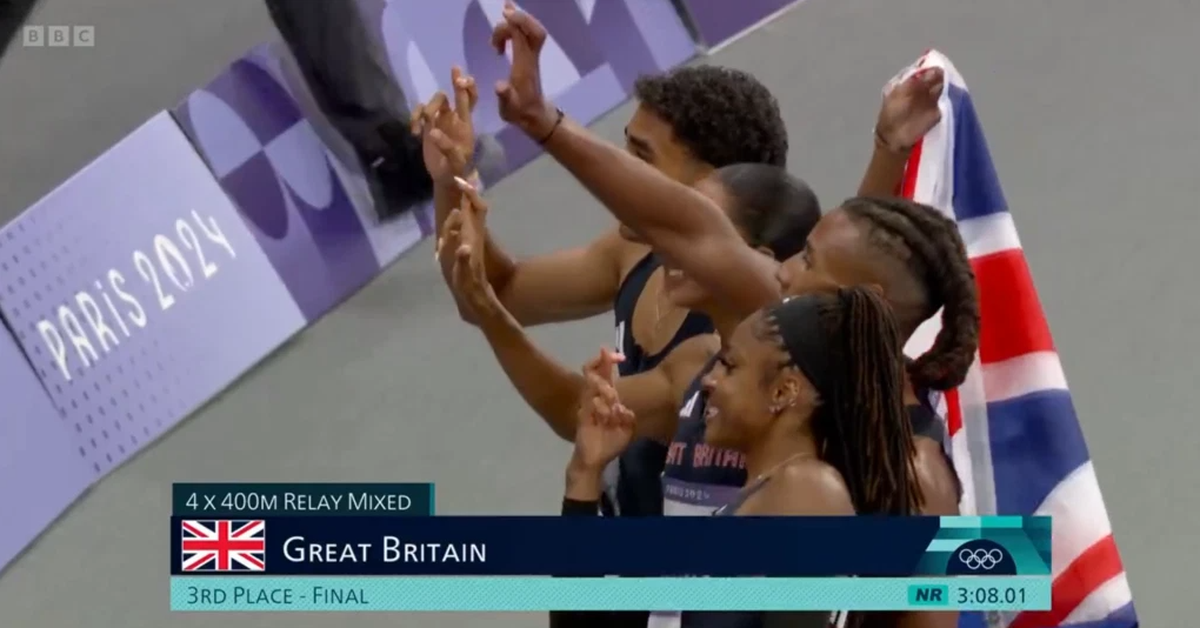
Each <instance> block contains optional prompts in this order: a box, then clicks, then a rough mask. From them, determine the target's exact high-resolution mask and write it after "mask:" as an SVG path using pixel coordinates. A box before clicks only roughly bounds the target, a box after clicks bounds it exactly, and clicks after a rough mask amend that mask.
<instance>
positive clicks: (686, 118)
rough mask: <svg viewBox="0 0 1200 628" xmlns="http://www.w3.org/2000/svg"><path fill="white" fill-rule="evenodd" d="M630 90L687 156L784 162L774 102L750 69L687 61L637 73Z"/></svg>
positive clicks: (717, 164)
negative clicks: (665, 69) (670, 131)
mask: <svg viewBox="0 0 1200 628" xmlns="http://www.w3.org/2000/svg"><path fill="white" fill-rule="evenodd" d="M633 89H634V96H635V97H636V98H637V99H638V100H639V101H640V102H641V103H642V105H644V106H645V107H647V108H649V109H650V110H651V111H653V112H654V114H655V115H657V116H658V117H660V118H662V119H663V120H665V121H666V122H667V124H670V125H671V128H672V129H673V130H674V132H675V137H676V138H677V139H678V140H679V141H680V142H681V143H682V144H683V145H684V146H686V147H687V148H688V150H690V151H691V153H692V155H693V156H695V157H696V158H697V159H700V160H702V161H704V162H705V163H707V164H709V165H711V166H712V167H714V168H722V167H725V166H730V165H733V164H738V163H756V164H768V165H772V166H779V167H784V166H787V152H788V134H787V126H786V125H785V124H784V123H783V116H782V114H780V112H779V101H777V100H775V96H773V95H772V94H771V91H770V90H768V89H767V88H766V86H765V85H763V84H762V83H760V82H759V81H758V79H756V78H754V76H753V75H751V74H750V73H748V72H743V71H741V70H735V69H733V68H725V67H720V66H715V65H696V66H687V67H682V68H677V69H675V70H672V71H670V72H667V73H665V74H657V75H654V76H643V77H641V78H639V79H638V80H637V82H636V83H634V86H633Z"/></svg>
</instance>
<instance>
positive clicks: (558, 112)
mask: <svg viewBox="0 0 1200 628" xmlns="http://www.w3.org/2000/svg"><path fill="white" fill-rule="evenodd" d="M554 111H555V116H554V126H552V127H550V132H549V133H546V137H543V138H542V139H540V140H538V144H540V145H543V146H544V145H545V144H546V142H549V141H550V138H552V137H554V132H555V131H557V130H558V127H559V126H561V125H562V121H563V118H565V117H566V116H567V114H565V113H563V110H562V109H559V108H557V107H555V109H554Z"/></svg>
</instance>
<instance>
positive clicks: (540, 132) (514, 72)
mask: <svg viewBox="0 0 1200 628" xmlns="http://www.w3.org/2000/svg"><path fill="white" fill-rule="evenodd" d="M545 43H546V27H545V26H542V23H541V22H539V21H537V19H536V18H534V17H533V16H532V15H530V14H528V13H526V12H524V11H522V10H520V9H518V8H517V7H516V5H514V4H513V3H512V2H506V3H504V21H502V22H500V24H499V25H497V26H496V29H495V30H494V31H492V47H494V48H495V49H496V52H497V53H499V54H504V50H505V48H506V47H508V46H511V47H512V69H511V70H510V72H509V75H508V80H504V81H499V82H497V83H496V96H497V98H499V100H500V118H501V119H502V120H504V121H505V122H508V123H509V124H513V125H516V126H517V127H519V128H520V129H521V130H523V131H525V133H526V135H528V136H529V137H530V138H532V139H533V140H535V141H537V142H539V143H545V141H546V140H547V139H549V137H550V134H551V133H552V132H553V131H554V128H555V127H556V126H557V124H558V122H559V117H558V110H557V109H555V108H554V106H553V105H551V104H550V103H549V102H548V101H547V100H546V96H545V95H544V94H543V93H542V68H541V60H540V59H539V58H538V57H539V55H540V54H541V52H542V46H543V45H544V44H545Z"/></svg>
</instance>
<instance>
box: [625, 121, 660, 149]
mask: <svg viewBox="0 0 1200 628" xmlns="http://www.w3.org/2000/svg"><path fill="white" fill-rule="evenodd" d="M625 141H626V142H629V143H630V144H631V145H633V147H634V148H636V149H638V150H640V151H642V152H646V153H653V152H654V149H652V148H650V142H647V141H646V140H644V139H642V138H640V137H638V136H636V135H632V134H630V133H629V127H625Z"/></svg>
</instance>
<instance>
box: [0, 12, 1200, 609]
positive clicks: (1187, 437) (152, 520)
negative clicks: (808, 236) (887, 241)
mask: <svg viewBox="0 0 1200 628" xmlns="http://www.w3.org/2000/svg"><path fill="white" fill-rule="evenodd" d="M647 1H651V0H647ZM714 1H715V0H714ZM44 5H45V6H43V7H42V9H41V11H40V12H39V13H38V14H37V15H35V17H34V18H33V22H35V23H42V24H52V23H60V24H62V23H66V24H72V23H74V24H95V25H96V26H97V29H96V30H97V45H96V47H95V48H93V49H90V50H88V49H85V50H73V49H21V48H20V47H19V44H18V45H16V46H14V48H13V49H12V50H11V52H10V55H9V58H7V59H5V60H4V63H3V66H2V67H0V114H2V119H3V122H2V125H3V126H2V128H3V131H2V132H0V172H2V173H3V174H2V175H0V180H3V188H2V189H3V190H4V194H5V198H4V203H3V207H4V208H3V212H4V215H3V217H4V218H6V219H7V218H8V217H11V216H12V215H15V214H16V213H17V212H18V211H19V210H20V209H21V208H23V207H24V206H26V205H27V204H28V203H29V202H31V201H33V200H35V199H36V198H37V197H38V196H40V195H42V194H43V193H45V192H46V191H48V190H49V189H50V188H51V187H52V186H53V185H54V184H55V183H56V182H58V181H61V180H62V179H64V178H65V177H66V176H68V175H70V174H71V173H72V172H73V171H75V170H76V169H77V168H79V167H80V166H82V165H83V164H84V163H85V162H86V161H87V160H89V159H91V158H92V157H93V156H95V155H96V154H98V153H99V152H100V151H101V150H103V149H104V148H105V147H106V146H108V145H110V144H111V143H113V142H114V141H116V140H117V139H118V138H119V137H120V136H121V135H123V134H124V133H126V132H128V131H129V130H131V129H132V128H133V127H134V126H136V124H137V123H139V122H140V121H141V120H143V119H144V118H146V117H148V116H149V115H150V114H151V113H152V112H153V111H154V110H155V109H158V108H162V107H166V106H168V105H170V104H171V103H172V102H174V101H175V100H176V99H178V98H180V97H181V96H183V95H184V94H185V93H186V91H187V89H188V88H189V87H190V86H193V85H196V84H199V83H200V82H202V81H203V80H204V79H206V78H208V77H210V76H211V75H213V74H214V73H215V72H217V71H218V69H219V68H220V67H221V66H223V65H224V63H225V62H227V61H228V60H230V59H232V58H233V57H234V56H236V54H238V53H239V52H240V51H242V50H244V49H245V48H247V47H249V46H250V45H251V44H253V43H256V42H257V41H259V40H262V39H264V38H266V37H268V36H270V35H271V34H273V33H272V31H271V27H270V23H269V21H268V20H267V18H266V16H265V12H264V11H263V9H262V6H261V5H260V4H259V3H257V2H252V1H250V0H203V1H202V2H201V1H193V2H183V1H182V0H176V1H174V2H166V1H161V2H150V1H148V0H86V1H85V0H46V2H45V3H44ZM1196 24H1200V4H1197V3H1194V2H1190V3H1188V2H1182V1H1180V0H1174V1H1172V0H1141V1H1140V2H1129V1H1127V0H1125V1H1121V2H1117V1H1115V0H1088V1H1087V2H1086V4H1085V2H1084V1H1083V0H1056V1H1054V2H1049V1H1047V0H1041V1H1034V0H1029V1H1026V2H1002V1H999V0H906V1H904V2H899V1H896V0H809V2H808V3H807V4H805V5H803V6H801V7H799V8H798V9H796V10H795V11H793V12H792V13H790V14H788V15H786V16H785V17H783V18H782V19H780V20H778V21H777V22H775V23H773V24H771V25H769V26H767V27H766V28H764V29H762V30H761V31H759V32H757V33H755V34H753V35H751V36H749V37H747V38H745V39H744V40H742V41H740V42H738V43H736V44H734V45H732V46H730V47H729V48H728V49H726V50H724V51H722V52H721V53H720V54H718V55H717V57H716V59H715V60H716V62H718V63H722V64H727V65H732V66H736V67H741V68H745V69H749V70H752V71H754V72H755V73H757V74H758V75H759V76H760V77H761V78H762V79H763V80H764V81H765V82H766V83H767V84H768V85H769V86H770V87H771V88H772V89H774V90H775V92H776V93H777V94H778V95H779V97H780V100H781V101H782V104H783V107H784V111H785V113H786V115H787V119H788V122H789V125H790V128H791V139H792V147H793V149H792V154H791V157H792V169H793V170H794V171H795V172H797V173H801V174H802V175H803V176H805V177H806V178H808V179H809V180H810V181H811V182H812V183H813V185H814V186H815V188H816V189H817V190H818V191H819V192H820V193H821V195H822V199H823V200H824V201H825V202H826V203H827V204H832V203H834V202H836V201H837V200H839V198H840V197H841V196H843V195H845V194H847V193H848V192H850V191H851V190H852V189H853V188H854V185H855V183H856V178H857V176H858V175H859V173H860V171H861V168H862V166H863V162H864V159H865V158H866V155H867V151H868V149H869V146H870V143H869V142H870V125H871V121H872V119H873V118H872V117H873V115H874V112H875V107H876V102H877V98H878V90H879V87H880V85H882V83H883V81H884V80H885V79H887V78H889V77H890V76H891V74H892V72H894V71H895V70H897V69H898V68H899V67H900V66H901V65H903V64H904V63H906V62H908V61H909V60H910V59H912V58H913V57H914V56H915V55H917V54H919V53H920V52H921V50H922V49H923V48H924V47H925V46H926V45H934V46H937V47H938V48H940V49H942V50H943V51H945V52H946V53H948V54H949V55H950V56H951V58H952V59H954V60H955V62H956V63H957V65H958V67H959V69H960V70H961V71H962V72H963V73H964V75H965V76H966V77H967V80H968V82H969V84H970V85H971V87H972V91H973V93H974V95H975V100H976V103H977V106H978V108H979V110H980V115H981V116H982V119H983V121H984V125H985V128H986V129H987V130H988V131H989V139H990V141H991V144H992V150H993V155H994V158H995V160H996V163H997V167H998V169H999V172H1000V175H1001V180H1002V181H1003V182H1004V189H1005V191H1006V192H1007V194H1008V198H1009V201H1010V205H1011V207H1012V211H1013V213H1014V214H1015V215H1016V220H1017V224H1018V226H1019V229H1020V231H1021V235H1022V237H1023V241H1024V246H1025V250H1026V253H1027V255H1028V258H1029V261H1030V264H1031V266H1032V268H1033V270H1034V274H1035V276H1036V279H1037V283H1038V286H1039V288H1040V290H1041V294H1042V299H1043V305H1044V307H1045V309H1046V311H1047V314H1048V316H1049V318H1050V322H1051V326H1052V328H1053V331H1054V334H1055V338H1056V340H1057V342H1058V348H1059V351H1060V352H1061V354H1062V360H1063V362H1064V364H1065V368H1066V372H1067V373H1068V376H1069V377H1070V382H1071V386H1072V391H1073V393H1074V396H1075V402H1076V405H1077V408H1078V411H1079V415H1080V417H1081V419H1082V421H1083V423H1084V428H1085V431H1086V433H1087V437H1088V441H1089V443H1090V445H1091V449H1092V454H1093V457H1094V459H1095V461H1096V466H1097V468H1098V470H1099V477H1100V481H1101V483H1102V486H1103V488H1104V492H1105V495H1106V497H1107V498H1108V506H1109V509H1110V516H1111V518H1112V520H1113V525H1114V527H1115V528H1116V530H1117V535H1118V541H1119V543H1120V546H1121V548H1122V550H1123V554H1124V559H1125V561H1126V565H1127V567H1128V569H1129V571H1130V573H1131V577H1130V579H1131V581H1132V583H1133V587H1134V591H1135V594H1136V596H1137V599H1138V601H1139V610H1140V611H1141V615H1142V617H1143V618H1144V619H1146V620H1147V625H1149V626H1185V625H1192V623H1193V622H1192V621H1190V620H1191V613H1188V612H1186V610H1187V609H1188V608H1189V607H1192V606H1194V603H1193V602H1192V601H1191V600H1190V599H1189V598H1188V597H1187V595H1188V594H1189V593H1190V588H1191V584H1192V583H1193V582H1194V578H1193V577H1188V576H1194V575H1195V573H1196V572H1195V568H1194V560H1195V558H1196V555H1197V541H1196V537H1195V535H1194V534H1189V533H1188V529H1189V528H1191V527H1193V526H1194V524H1189V523H1187V521H1189V520H1192V521H1194V518H1195V517H1196V516H1197V513H1198V508H1200V500H1197V498H1196V493H1195V489H1194V477H1195V468H1196V467H1195V459H1196V458H1195V451H1196V449H1194V448H1195V447H1197V445H1200V429H1198V428H1197V425H1196V419H1195V418H1194V417H1195V415H1194V414H1193V409H1194V408H1196V407H1197V406H1200V387H1197V386H1196V384H1195V380H1196V376H1197V373H1198V371H1200V369H1197V367H1196V366H1195V364H1196V362H1195V360H1196V356H1197V355H1200V336H1197V335H1196V334H1195V333H1194V331H1193V332H1191V333H1189V332H1188V331H1187V330H1188V329H1192V328H1193V326H1194V325H1195V323H1196V322H1197V321H1198V320H1200V318H1198V314H1200V307H1198V304H1197V298H1196V295H1195V289H1194V281H1189V280H1187V278H1186V275H1185V273H1186V270H1185V269H1186V268H1188V267H1195V265H1196V261H1197V259H1196V258H1197V255H1196V253H1195V250H1196V249H1195V245H1194V238H1195V233H1196V231H1197V226H1198V223H1200V214H1198V213H1197V212H1196V209H1195V199H1197V198H1200V177H1197V176H1196V174H1195V163H1196V158H1197V155H1200V131H1197V130H1196V126H1195V124H1194V122H1195V111H1194V109H1195V103H1196V102H1197V101H1200V81H1198V80H1197V78H1196V73H1195V71H1194V64H1195V59H1197V58H1200V44H1196V43H1195V32H1196V30H1195V29H1196ZM629 112H630V109H629V107H628V106H626V107H623V108H621V109H620V110H619V111H617V112H614V113H613V114H612V115H610V116H608V117H607V118H605V119H604V120H603V121H602V122H600V123H599V124H598V125H597V127H596V128H597V129H598V130H599V131H600V132H601V133H603V134H604V135H605V136H606V137H609V138H611V139H616V138H618V137H619V135H620V130H621V127H622V125H623V122H624V120H625V118H626V116H627V115H628V114H629ZM491 198H492V199H493V204H494V205H493V207H494V209H493V212H492V217H493V226H494V228H495V230H496V231H497V232H498V234H499V237H500V239H501V241H503V242H505V243H508V244H509V245H510V246H511V247H512V249H514V250H515V251H517V252H522V253H534V252H538V251H544V250H547V249H549V248H551V247H560V246H566V245H569V244H576V243H582V242H584V241H586V239H587V238H588V237H589V236H590V235H592V234H595V233H597V232H598V231H599V230H601V229H602V228H603V227H604V226H605V225H606V224H607V223H606V221H607V218H606V215H605V214H604V212H603V211H602V210H601V209H600V208H599V207H597V206H596V205H595V203H594V202H593V201H591V200H590V199H589V198H588V197H587V196H586V195H585V194H584V193H582V192H581V191H580V190H579V189H578V188H577V187H576V185H575V184H574V183H573V182H572V180H571V179H570V178H569V177H567V176H566V175H564V173H563V172H562V171H561V170H560V169H559V168H558V167H557V166H556V165H554V164H553V163H550V162H548V161H545V160H542V161H539V162H537V163H535V164H533V165H531V166H529V167H528V168H526V169H525V170H524V171H522V172H521V173H520V175H519V176H516V177H514V178H511V179H509V180H507V181H504V182H502V183H501V184H500V185H499V186H497V188H496V189H495V190H494V191H493V192H492V193H491ZM431 257H432V250H431V246H430V244H429V243H425V244H423V245H422V246H420V247H419V248H417V249H416V250H415V251H414V252H412V253H411V254H410V255H409V256H408V257H407V258H405V259H404V260H402V261H401V262H400V263H398V264H397V265H396V266H394V267H393V268H391V269H390V270H389V271H388V272H387V273H385V274H384V275H383V276H382V277H380V278H379V279H378V280H377V281H375V282H374V283H373V284H372V285H371V286H369V287H368V288H367V289H366V290H364V291H363V292H362V293H361V294H359V295H358V296H356V297H355V298H353V299H352V300H350V301H349V302H348V303H346V304H345V305H343V306H342V307H341V308H339V309H338V310H337V311H336V312H334V313H333V314H332V315H330V316H329V317H328V318H326V319H325V320H323V321H321V322H320V323H319V324H318V325H316V326H315V327H313V328H312V329H310V330H309V331H308V332H307V333H305V334H304V335H302V336H301V337H300V338H299V339H298V340H297V341H296V342H294V343H292V344H290V345H289V346H287V347H286V348H284V349H283V350H282V351H280V352H279V353H278V354H277V355H275V356H273V357H272V358H271V359H269V360H268V361H267V362H266V363H265V364H264V365H263V366H261V367H260V368H258V369H256V370H255V371H254V372H253V373H251V374H250V375H248V376H247V377H246V378H245V379H244V381H242V382H241V383H239V384H238V385H236V386H235V387H234V388H233V389H232V390H231V391H229V392H228V393H227V394H226V395H224V396H223V397H221V398H220V399H218V400H217V401H215V402H214V403H212V404H211V405H210V406H209V407H207V408H206V409H204V410H203V411H202V412H200V413H199V414H198V415H197V416H195V417H193V418H192V419H191V420H189V421H188V422H187V423H185V424H184V425H183V426H182V427H181V428H180V429H178V430H177V431H176V432H174V433H173V434H171V435H169V436H168V437H167V438H166V439H165V440H163V441H162V442H160V443H159V444H158V445H156V446H155V447H154V448H153V449H152V450H150V451H149V452H147V453H145V454H144V455H142V456H141V457H140V458H138V459H137V460H135V461H134V462H132V463H131V464H129V465H127V466H126V467H124V468H122V469H120V470H118V471H117V472H116V473H114V474H113V475H112V476H111V477H110V478H108V479H107V480H106V481H105V482H103V483H102V484H101V485H100V486H99V487H98V488H97V489H95V490H94V491H92V492H91V493H90V494H89V495H87V496H86V497H85V498H84V499H83V500H82V501H81V503H80V504H78V505H77V506H76V507H75V508H74V509H73V510H72V511H71V512H70V513H69V515H68V516H66V517H65V518H64V519H63V520H62V521H60V522H59V523H58V524H57V525H56V526H55V527H54V528H53V529H51V530H50V532H49V533H47V534H46V535H45V536H44V537H43V538H42V540H41V541H40V542H39V543H38V544H37V545H36V546H35V547H34V548H33V549H32V550H31V551H30V552H28V553H27V554H26V555H25V556H24V557H22V558H21V559H20V560H19V561H18V562H17V563H16V564H15V565H14V566H13V567H12V568H11V569H10V570H8V571H7V572H6V573H4V574H3V576H2V577H0V625H3V626H4V627H5V628H27V627H29V628H32V627H34V626H39V627H40V626H87V627H95V628H162V627H164V626H179V627H188V626H210V625H215V624H216V623H217V622H221V623H222V625H226V626H231V627H242V626H246V627H262V628H265V627H268V626H288V627H289V628H304V627H308V626H314V627H315V626H330V625H345V626H353V627H360V626H362V627H366V626H381V627H382V626H397V625H399V626H446V627H456V626H490V627H493V628H495V627H501V626H514V627H515V626H532V625H544V623H543V622H544V620H543V619H541V618H539V617H538V616H536V615H515V614H512V615H492V616H480V615H473V616H472V615H461V614H460V615H439V616H432V615H406V616H400V617H396V616H382V615H369V614H367V615H344V616H343V615H339V616H317V615H308V616H302V615H284V614H275V615H270V614H264V615H250V614H246V615H236V616H234V615H225V616H221V617H213V616H203V615H174V616H171V615H169V614H168V611H167V586H166V580H167V578H166V572H167V534H166V529H165V527H164V526H165V522H166V519H167V516H168V514H169V494H170V483H171V482H172V481H177V480H178V481H185V480H186V481H208V480H212V481H255V480H261V481H289V480H290V481H294V480H318V481H337V480H341V481H390V480H408V481H421V480H431V481H434V482H436V483H437V484H438V498H439V504H438V506H439V509H440V510H441V511H442V512H444V513H549V512H551V511H553V510H554V509H555V508H556V506H557V502H558V498H559V494H560V493H559V490H560V488H561V468H562V467H561V465H562V463H563V461H564V460H565V455H566V453H567V450H566V448H565V447H564V446H563V445H561V444H559V443H557V442H556V441H555V439H554V438H553V437H552V436H551V435H550V433H549V430H547V429H544V428H543V427H542V426H541V425H540V423H539V422H538V420H537V419H536V418H534V417H533V416H532V415H531V413H530V412H528V411H527V410H525V409H524V407H523V406H522V404H521V403H520V402H519V400H518V398H517V396H516V395H515V394H514V393H513V392H512V391H511V390H510V389H509V387H508V386H507V385H506V383H505V381H504V380H503V377H502V376H501V375H500V374H499V371H498V369H497V368H496V367H495V366H494V364H493V362H492V359H491V355H490V353H489V352H488V350H487V348H486V346H485V345H484V344H483V342H482V340H481V339H480V337H479V336H478V334H477V333H476V332H474V331H473V330H471V329H469V328H467V327H465V326H463V325H462V324H460V323H459V322H458V321H457V319H456V316H455V314H454V310H453V308H452V306H451V302H450V300H449V299H448V297H447V295H446V292H445V290H444V288H443V286H442V285H441V279H440V277H439V275H438V273H437V272H436V271H435V270H434V266H433V262H432V260H431ZM1189 260H1190V261H1189ZM536 336H537V338H538V340H539V341H540V342H541V343H542V344H543V345H544V346H545V347H547V348H548V349H549V350H550V351H552V352H553V353H554V354H555V355H557V356H559V357H560V358H562V359H563V360H565V361H566V362H568V363H580V362H582V361H583V360H584V359H585V357H587V355H588V354H589V353H590V352H591V351H592V350H594V348H595V347H596V346H597V345H599V344H601V343H604V342H609V341H610V338H611V332H610V328H609V325H608V322H607V320H605V319H597V320H593V321H589V322H586V323H582V324H577V325H565V326H559V327H554V328H548V329H543V330H539V331H538V332H537V333H536ZM1188 417H1193V418H1188ZM4 507H7V505H3V504H0V508H4ZM465 593H466V592H464V594H465Z"/></svg>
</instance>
